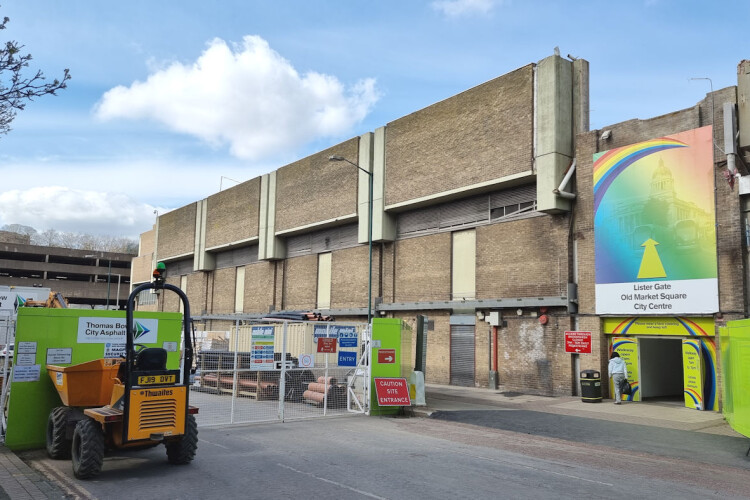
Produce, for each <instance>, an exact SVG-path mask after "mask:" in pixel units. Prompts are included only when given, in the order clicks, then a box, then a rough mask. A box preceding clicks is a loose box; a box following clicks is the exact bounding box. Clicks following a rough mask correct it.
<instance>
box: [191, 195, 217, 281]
mask: <svg viewBox="0 0 750 500" xmlns="http://www.w3.org/2000/svg"><path fill="white" fill-rule="evenodd" d="M207 215H208V199H207V198H206V199H203V200H200V201H198V205H197V207H196V212H195V253H194V256H195V257H194V259H193V269H194V270H195V271H213V270H214V269H216V258H215V257H214V255H213V254H212V253H210V252H207V251H206V218H207Z"/></svg>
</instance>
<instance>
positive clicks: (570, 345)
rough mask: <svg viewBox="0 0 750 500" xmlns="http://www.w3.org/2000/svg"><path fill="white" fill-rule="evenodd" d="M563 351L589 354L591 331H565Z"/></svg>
mask: <svg viewBox="0 0 750 500" xmlns="http://www.w3.org/2000/svg"><path fill="white" fill-rule="evenodd" d="M565 352H570V353H576V354H591V332H565Z"/></svg>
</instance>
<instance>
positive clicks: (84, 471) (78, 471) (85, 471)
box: [71, 417, 104, 479]
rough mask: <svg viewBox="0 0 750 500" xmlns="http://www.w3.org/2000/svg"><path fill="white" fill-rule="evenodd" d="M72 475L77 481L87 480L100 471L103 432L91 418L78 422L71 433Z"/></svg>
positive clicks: (102, 454) (102, 458)
mask: <svg viewBox="0 0 750 500" xmlns="http://www.w3.org/2000/svg"><path fill="white" fill-rule="evenodd" d="M71 455H72V458H73V474H75V476H76V477H77V478H78V479H89V478H92V477H94V476H96V475H98V474H99V473H100V472H101V471H102V463H103V462H104V432H103V431H102V426H101V425H99V423H98V422H97V421H96V420H94V419H91V418H88V417H86V418H84V419H83V420H79V421H78V423H77V424H76V429H75V432H73V446H72V447H71Z"/></svg>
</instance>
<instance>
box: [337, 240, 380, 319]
mask: <svg viewBox="0 0 750 500" xmlns="http://www.w3.org/2000/svg"><path fill="white" fill-rule="evenodd" d="M379 252H380V249H379V247H375V248H373V257H372V276H373V291H372V296H373V297H377V296H378V276H379V275H380V269H379V264H380V255H379ZM368 278H369V266H368V248H367V246H359V247H355V248H347V249H344V250H338V251H336V252H333V254H332V257H331V284H332V285H331V308H333V309H345V308H354V307H363V306H364V305H366V304H367V297H368V294H367V282H368ZM333 283H335V284H336V286H335V287H334V286H333Z"/></svg>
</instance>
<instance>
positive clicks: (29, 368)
mask: <svg viewBox="0 0 750 500" xmlns="http://www.w3.org/2000/svg"><path fill="white" fill-rule="evenodd" d="M134 316H135V318H134V323H135V324H134V329H135V334H136V336H137V337H138V338H137V339H136V341H135V342H136V343H140V344H144V345H147V346H149V347H164V348H166V349H167V351H168V353H167V366H168V367H169V368H170V369H179V366H180V351H181V344H180V339H181V335H182V315H181V314H178V313H135V315H134ZM124 325H125V313H124V312H123V311H101V310H89V309H48V308H20V309H19V311H18V322H17V324H16V340H15V342H16V349H15V353H14V358H13V378H12V379H11V384H10V400H9V405H8V421H7V431H6V438H5V444H6V446H7V447H8V448H10V449H12V450H20V449H31V448H40V447H43V446H45V434H46V425H47V417H48V415H49V412H50V411H51V410H52V408H54V407H56V406H60V405H61V404H62V403H61V401H60V396H59V395H58V393H57V390H55V388H54V386H53V384H52V380H51V379H50V377H49V375H48V374H47V370H46V365H47V364H53V365H58V366H70V365H75V364H79V363H84V362H86V361H92V360H95V359H100V358H103V357H118V356H119V355H120V353H121V352H124V349H123V348H124V346H123V344H124V342H125V341H124V331H125V327H124Z"/></svg>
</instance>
